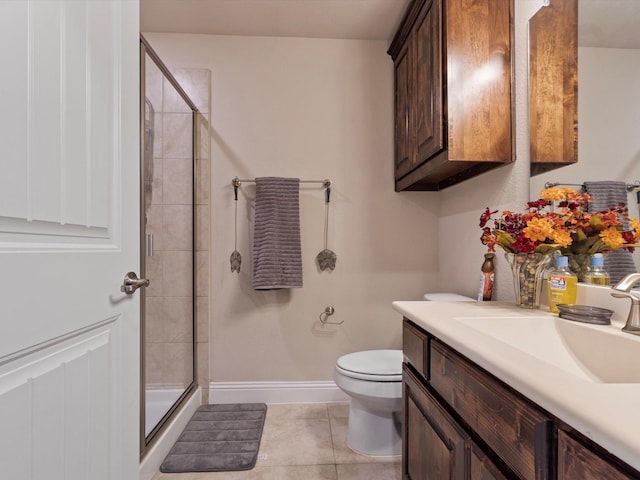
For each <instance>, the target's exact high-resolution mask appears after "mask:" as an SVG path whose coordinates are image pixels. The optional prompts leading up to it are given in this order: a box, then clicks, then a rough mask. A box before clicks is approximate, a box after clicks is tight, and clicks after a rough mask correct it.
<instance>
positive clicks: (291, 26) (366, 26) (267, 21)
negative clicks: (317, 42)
mask: <svg viewBox="0 0 640 480" xmlns="http://www.w3.org/2000/svg"><path fill="white" fill-rule="evenodd" d="M408 4H409V0H140V30H141V31H142V32H164V33H202V34H213V35H257V36H284V37H313V38H348V39H364V40H391V38H392V36H393V33H394V31H395V30H396V28H397V27H398V25H399V24H400V21H401V20H402V16H403V14H404V11H405V10H406V7H407V5H408Z"/></svg>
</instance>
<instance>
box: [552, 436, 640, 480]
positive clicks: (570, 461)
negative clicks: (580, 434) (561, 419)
mask: <svg viewBox="0 0 640 480" xmlns="http://www.w3.org/2000/svg"><path fill="white" fill-rule="evenodd" d="M558 452H559V457H558V480H573V479H577V478H579V479H580V480H604V479H606V480H629V479H632V478H633V479H636V480H637V479H638V478H640V473H638V472H633V471H632V470H631V469H629V468H627V466H626V465H623V464H621V463H620V462H616V461H615V460H612V459H606V458H605V457H604V456H602V455H599V454H598V453H596V452H595V451H594V450H593V448H592V447H589V446H586V445H585V444H583V443H582V442H581V441H580V440H577V439H575V438H573V437H572V436H571V435H570V434H568V433H566V432H563V431H560V432H559V433H558Z"/></svg>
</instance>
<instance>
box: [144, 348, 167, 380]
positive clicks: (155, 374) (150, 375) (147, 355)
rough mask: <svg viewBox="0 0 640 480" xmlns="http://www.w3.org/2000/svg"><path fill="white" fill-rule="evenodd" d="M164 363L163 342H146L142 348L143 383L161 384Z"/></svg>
mask: <svg viewBox="0 0 640 480" xmlns="http://www.w3.org/2000/svg"><path fill="white" fill-rule="evenodd" d="M163 364H164V344H163V343H147V344H145V349H144V374H145V379H144V381H145V383H146V384H147V385H149V384H156V385H162V384H163V383H164V379H163Z"/></svg>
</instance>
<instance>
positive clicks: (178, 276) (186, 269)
mask: <svg viewBox="0 0 640 480" xmlns="http://www.w3.org/2000/svg"><path fill="white" fill-rule="evenodd" d="M162 256H163V266H164V269H163V270H164V271H163V282H162V284H163V292H164V296H165V297H187V296H189V295H191V294H192V290H193V275H192V272H193V260H192V258H191V256H192V252H180V251H171V252H162Z"/></svg>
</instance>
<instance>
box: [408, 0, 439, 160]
mask: <svg viewBox="0 0 640 480" xmlns="http://www.w3.org/2000/svg"><path fill="white" fill-rule="evenodd" d="M440 9H441V0H433V1H427V3H426V4H425V6H424V7H423V10H422V11H421V12H420V15H419V16H418V19H417V20H416V23H415V25H414V27H413V32H412V35H413V41H414V45H415V55H414V56H415V70H416V83H415V85H416V88H414V89H413V91H412V97H413V98H412V99H413V105H415V112H414V118H415V143H416V149H417V155H416V158H415V161H414V163H415V165H414V166H417V165H419V164H421V163H423V162H424V161H425V160H427V159H429V158H431V157H433V156H434V155H435V154H437V153H439V152H441V151H442V150H444V116H443V99H442V81H443V79H442V29H441V13H440Z"/></svg>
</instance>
